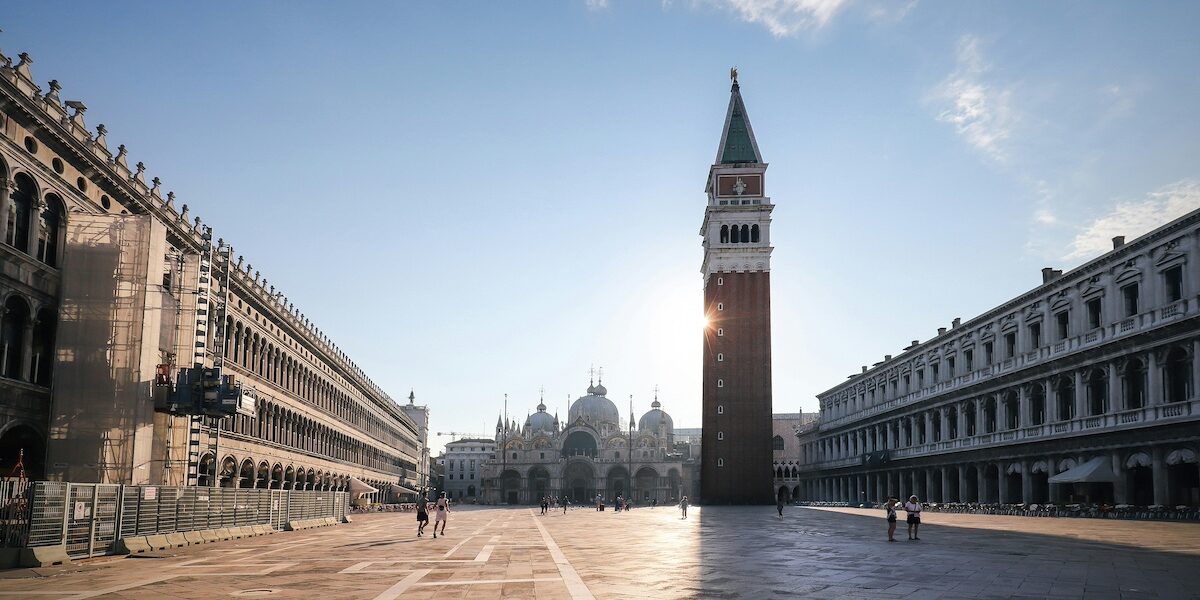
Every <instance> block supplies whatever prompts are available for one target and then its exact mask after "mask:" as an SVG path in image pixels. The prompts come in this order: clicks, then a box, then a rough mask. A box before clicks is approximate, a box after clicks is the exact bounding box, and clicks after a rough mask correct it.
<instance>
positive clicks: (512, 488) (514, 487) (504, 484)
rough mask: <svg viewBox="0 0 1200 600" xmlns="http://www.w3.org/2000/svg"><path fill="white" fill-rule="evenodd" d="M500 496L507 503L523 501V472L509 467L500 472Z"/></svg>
mask: <svg viewBox="0 0 1200 600" xmlns="http://www.w3.org/2000/svg"><path fill="white" fill-rule="evenodd" d="M500 497H501V498H502V499H503V500H502V501H503V502H504V503H505V504H517V503H519V502H520V501H521V474H520V473H518V472H516V471H514V470H512V469H509V470H507V471H505V472H503V473H501V474H500Z"/></svg>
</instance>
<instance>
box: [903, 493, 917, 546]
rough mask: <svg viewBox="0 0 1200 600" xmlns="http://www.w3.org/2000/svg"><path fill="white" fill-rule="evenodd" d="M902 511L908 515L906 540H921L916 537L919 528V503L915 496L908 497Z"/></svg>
mask: <svg viewBox="0 0 1200 600" xmlns="http://www.w3.org/2000/svg"><path fill="white" fill-rule="evenodd" d="M904 510H905V511H906V512H907V513H908V539H910V540H919V539H921V538H919V537H917V529H919V528H920V527H921V503H920V502H918V501H917V495H916V494H913V495H912V496H909V497H908V502H905V503H904Z"/></svg>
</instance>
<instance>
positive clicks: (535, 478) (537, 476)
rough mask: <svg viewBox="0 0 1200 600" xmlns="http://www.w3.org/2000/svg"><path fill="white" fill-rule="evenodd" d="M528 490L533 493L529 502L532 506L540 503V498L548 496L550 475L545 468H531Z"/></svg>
mask: <svg viewBox="0 0 1200 600" xmlns="http://www.w3.org/2000/svg"><path fill="white" fill-rule="evenodd" d="M529 490H530V491H531V492H532V493H533V495H532V496H531V497H530V498H529V500H530V502H532V503H534V504H536V503H539V502H541V501H542V498H545V497H546V496H548V495H550V492H551V490H550V473H549V472H548V471H546V469H545V468H543V467H533V468H532V469H529Z"/></svg>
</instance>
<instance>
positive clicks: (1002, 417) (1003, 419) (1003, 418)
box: [992, 394, 1008, 431]
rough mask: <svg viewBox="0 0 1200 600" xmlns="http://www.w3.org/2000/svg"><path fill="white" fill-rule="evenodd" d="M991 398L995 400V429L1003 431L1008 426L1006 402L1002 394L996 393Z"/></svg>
mask: <svg viewBox="0 0 1200 600" xmlns="http://www.w3.org/2000/svg"><path fill="white" fill-rule="evenodd" d="M992 398H993V399H994V400H995V402H996V431H1004V430H1005V429H1007V428H1008V404H1007V403H1006V402H1005V401H1004V394H996V395H995V396H992Z"/></svg>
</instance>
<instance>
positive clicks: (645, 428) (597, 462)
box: [447, 382, 691, 505]
mask: <svg viewBox="0 0 1200 600" xmlns="http://www.w3.org/2000/svg"><path fill="white" fill-rule="evenodd" d="M650 406H651V408H650V410H649V411H648V412H646V413H645V414H643V415H642V417H641V419H639V420H638V422H637V424H636V429H635V426H634V421H633V414H632V411H631V412H630V415H629V425H628V428H626V427H623V426H622V425H621V415H620V411H618V410H617V405H616V404H615V403H614V402H613V401H612V400H609V399H608V390H607V389H606V388H605V387H604V384H603V382H597V383H595V384H592V383H589V385H588V389H587V394H586V395H584V396H581V397H579V398H577V399H576V400H575V401H574V402H572V403H571V406H570V409H569V411H568V417H567V421H566V422H565V423H560V422H559V420H558V415H551V414H550V413H548V412H546V405H545V403H544V402H543V403H539V404H538V406H537V412H535V413H532V414H531V415H529V417H528V418H527V419H526V420H525V424H524V425H521V426H518V425H517V423H515V422H507V423H506V422H505V421H504V419H503V418H501V419H499V420H498V421H497V423H496V445H497V447H498V448H500V450H497V451H496V456H495V457H494V458H492V459H490V460H488V461H487V462H485V463H484V465H483V469H482V471H483V478H484V481H483V483H484V487H483V495H484V501H486V502H488V503H492V504H501V503H507V504H534V503H537V502H539V501H540V499H541V498H542V497H543V496H555V497H562V496H566V497H568V498H569V499H570V500H571V501H572V502H575V503H590V502H592V501H593V500H594V499H595V497H596V495H597V494H600V495H601V496H603V497H604V498H605V499H606V500H607V501H609V502H611V501H612V500H613V499H614V498H616V497H617V496H618V495H621V496H624V497H626V498H629V497H630V494H632V497H633V498H634V499H635V502H637V503H640V504H643V505H644V504H648V503H650V502H651V501H654V500H657V501H658V503H659V504H663V503H668V502H673V501H676V500H677V499H678V498H679V496H680V493H681V491H682V493H685V494H686V493H687V492H686V491H683V490H687V489H691V484H690V482H689V481H686V480H685V477H686V476H687V475H686V474H687V473H690V472H691V471H690V470H688V469H685V466H684V460H683V456H682V455H681V454H680V453H679V452H677V451H676V449H675V431H674V430H675V425H674V422H673V421H672V420H671V415H669V414H667V413H666V411H664V410H662V404H661V403H660V402H659V401H658V398H657V396H656V397H655V399H654V402H653V403H652V404H651V405H650ZM447 474H449V471H448V470H447ZM631 474H632V477H631ZM447 484H449V481H447Z"/></svg>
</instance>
